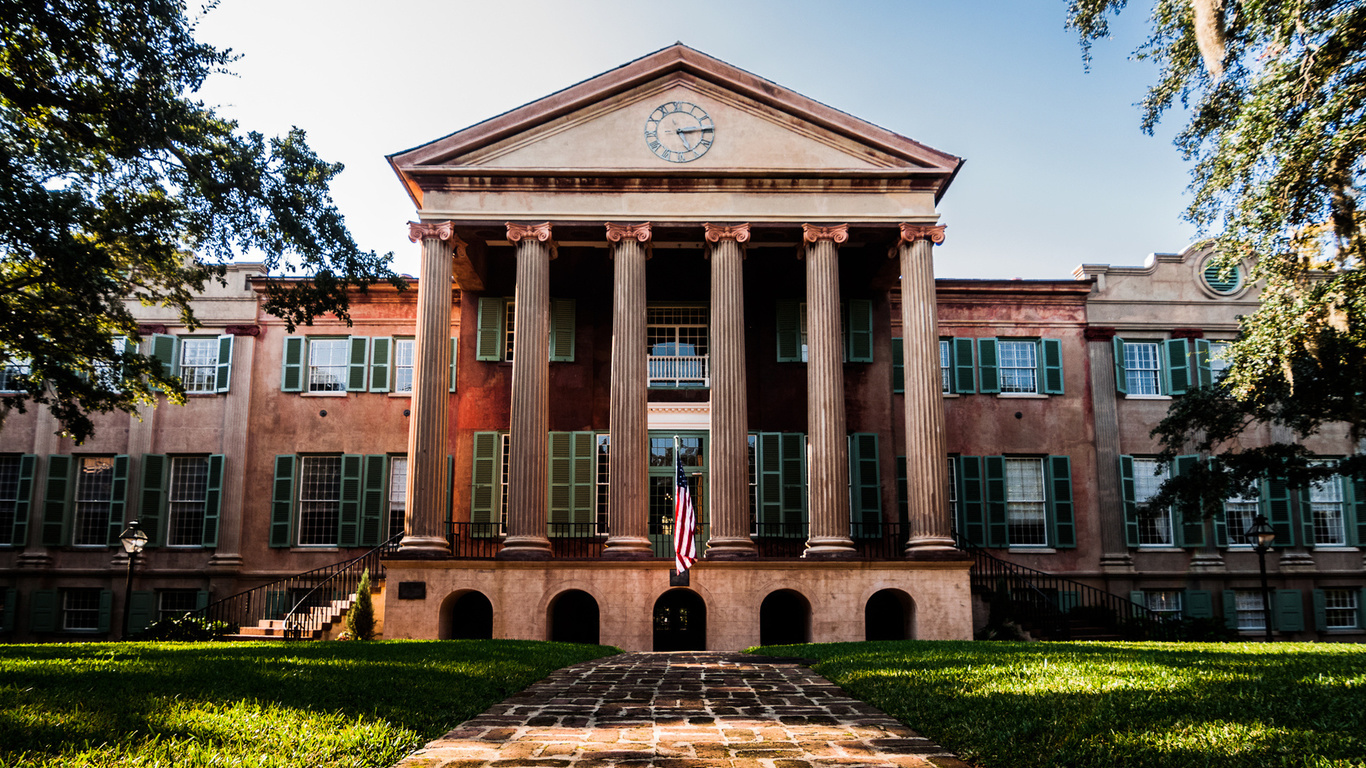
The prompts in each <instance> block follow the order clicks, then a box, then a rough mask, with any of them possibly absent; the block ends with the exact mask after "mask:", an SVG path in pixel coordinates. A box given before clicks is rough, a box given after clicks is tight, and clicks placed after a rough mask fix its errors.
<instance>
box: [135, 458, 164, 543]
mask: <svg viewBox="0 0 1366 768" xmlns="http://www.w3.org/2000/svg"><path fill="white" fill-rule="evenodd" d="M167 469H168V467H167V459H166V457H165V456H163V455H161V454H159V453H144V454H142V498H141V500H140V501H139V503H138V524H139V525H140V526H141V527H142V530H144V531H146V532H147V546H149V547H155V546H160V545H161V543H162V540H163V539H162V534H161V520H162V518H163V517H164V515H165V512H166V484H167V481H168V479H169V478H168V476H169V475H170V472H168V471H167Z"/></svg>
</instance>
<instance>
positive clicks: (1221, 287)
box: [1201, 259, 1243, 296]
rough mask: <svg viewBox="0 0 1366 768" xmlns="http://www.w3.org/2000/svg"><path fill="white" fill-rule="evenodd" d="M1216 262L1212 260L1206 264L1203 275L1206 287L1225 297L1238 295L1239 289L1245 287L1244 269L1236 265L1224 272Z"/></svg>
mask: <svg viewBox="0 0 1366 768" xmlns="http://www.w3.org/2000/svg"><path fill="white" fill-rule="evenodd" d="M1214 261H1215V260H1214V259H1210V261H1209V262H1206V266H1205V271H1204V272H1203V273H1202V275H1201V276H1202V277H1204V279H1205V285H1207V286H1209V289H1210V290H1211V291H1214V292H1215V293H1217V294H1220V295H1223V296H1229V295H1232V294H1235V293H1237V292H1238V289H1239V288H1242V287H1243V268H1242V267H1241V266H1240V265H1238V264H1234V265H1233V266H1232V268H1231V269H1228V270H1223V269H1220V268H1219V265H1218V264H1216V263H1214Z"/></svg>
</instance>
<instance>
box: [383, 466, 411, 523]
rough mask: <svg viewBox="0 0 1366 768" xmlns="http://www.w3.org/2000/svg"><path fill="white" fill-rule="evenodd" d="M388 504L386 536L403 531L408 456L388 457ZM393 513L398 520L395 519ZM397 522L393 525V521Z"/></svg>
mask: <svg viewBox="0 0 1366 768" xmlns="http://www.w3.org/2000/svg"><path fill="white" fill-rule="evenodd" d="M388 495H389V504H388V506H387V508H386V510H385V514H386V515H387V516H388V517H387V522H388V536H390V537H392V536H394V535H395V534H397V533H398V532H400V531H404V530H405V528H404V522H405V521H406V519H407V514H408V457H407V456H390V457H389V494H388ZM395 515H397V516H398V520H397V521H395V520H394V517H395ZM395 522H397V523H398V524H397V525H395V524H394V523H395Z"/></svg>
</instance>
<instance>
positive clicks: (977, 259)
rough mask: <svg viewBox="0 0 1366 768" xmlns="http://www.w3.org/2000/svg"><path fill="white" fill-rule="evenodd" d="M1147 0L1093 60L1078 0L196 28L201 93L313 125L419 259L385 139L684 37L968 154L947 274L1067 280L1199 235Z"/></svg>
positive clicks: (247, 119)
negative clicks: (227, 59)
mask: <svg viewBox="0 0 1366 768" xmlns="http://www.w3.org/2000/svg"><path fill="white" fill-rule="evenodd" d="M1148 5H1149V4H1148V3H1144V2H1135V3H1130V6H1131V7H1130V8H1129V9H1128V10H1127V11H1126V12H1125V13H1124V15H1123V16H1122V17H1121V19H1120V22H1119V23H1118V24H1117V25H1115V28H1114V32H1115V38H1114V39H1113V40H1109V41H1104V42H1102V43H1100V44H1098V45H1097V46H1096V48H1095V51H1094V60H1093V62H1092V65H1091V70H1090V72H1086V71H1085V70H1084V68H1083V65H1082V56H1081V51H1080V48H1079V47H1078V45H1077V40H1076V35H1075V34H1074V33H1072V32H1070V31H1068V30H1066V29H1064V26H1063V25H1064V21H1065V18H1066V3H1065V0H1032V1H1026V2H1022V1H1021V0H881V1H880V2H873V1H872V0H869V1H867V2H859V1H857V0H844V2H842V3H840V4H839V5H836V4H835V3H831V2H818V1H817V0H774V1H772V2H768V1H760V0H719V1H715V2H706V1H705V0H704V1H701V2H699V0H687V1H684V0H656V1H653V2H651V1H648V0H635V2H626V1H625V0H586V1H580V0H486V1H485V2H469V1H465V0H446V1H444V2H443V1H440V0H388V2H383V3H380V2H371V1H368V0H328V1H327V2H315V1H313V0H221V2H220V3H219V4H218V6H217V7H216V8H215V9H213V10H212V11H210V12H208V13H207V14H205V15H203V16H202V18H200V21H199V38H200V39H201V40H203V41H205V42H210V43H213V44H215V45H218V46H219V47H227V48H231V49H233V51H234V52H236V53H238V54H240V56H241V58H240V60H239V61H238V62H237V63H236V64H235V65H234V66H233V71H234V75H231V76H227V75H217V76H214V77H213V78H211V79H210V81H209V82H208V83H207V84H206V87H205V88H204V90H202V91H201V92H200V98H201V99H202V100H204V101H205V102H206V103H208V104H213V105H218V106H220V107H221V110H222V112H223V114H225V115H227V116H230V117H233V118H236V119H238V120H239V121H240V122H241V124H242V126H243V127H244V128H249V129H252V130H257V131H261V132H263V133H266V134H268V135H276V134H282V133H284V132H285V131H287V130H289V128H290V126H292V125H297V126H299V127H300V128H303V129H304V130H306V131H307V132H308V138H309V143H310V144H311V145H312V146H313V148H314V150H315V151H317V152H318V154H319V155H320V156H321V157H322V158H324V159H326V160H330V161H340V162H343V163H345V165H346V170H345V171H344V172H343V173H342V174H341V175H340V176H339V177H338V178H337V180H336V181H335V182H334V184H333V193H334V196H335V199H336V202H337V205H338V206H339V207H340V209H341V211H342V213H344V214H345V216H346V219H347V222H348V224H349V225H350V227H351V230H352V233H353V234H354V236H355V238H356V240H357V242H358V243H359V244H360V245H361V246H362V247H364V248H367V249H371V248H373V249H375V250H378V251H380V252H386V251H393V252H394V254H395V265H396V269H398V270H399V271H401V272H407V273H410V274H414V273H416V271H417V259H418V246H416V245H412V244H410V243H409V242H408V240H407V226H406V222H407V221H409V220H412V219H414V218H416V217H415V213H414V210H413V206H412V203H411V202H410V201H409V199H408V197H407V195H406V194H405V193H404V191H403V189H402V187H401V186H400V185H399V183H398V180H397V178H396V177H395V176H394V174H393V171H392V170H391V169H390V168H389V166H388V164H387V163H386V162H385V160H384V157H385V155H387V154H391V153H393V152H397V151H399V150H403V149H408V148H410V147H413V146H416V145H418V144H423V143H426V142H428V141H431V140H432V139H436V138H438V137H441V136H444V135H446V134H448V133H451V132H453V131H456V130H458V129H460V128H464V127H466V126H469V125H472V124H474V123H477V122H479V121H481V120H485V119H487V118H489V117H492V116H494V115H497V114H499V113H502V112H505V111H507V110H509V109H512V108H514V107H517V106H520V105H522V104H525V103H527V102H530V101H534V100H536V99H538V98H540V97H542V96H545V95H547V94H550V93H552V92H554V91H557V90H559V89H561V88H564V87H566V86H569V85H572V84H574V83H576V82H579V81H580V80H584V79H587V78H589V77H592V76H594V75H596V74H599V73H601V72H604V71H607V70H609V69H613V68H615V67H617V66H619V65H621V64H624V63H626V62H628V61H630V60H632V59H635V58H638V57H640V56H642V55H644V54H647V53H650V52H652V51H655V50H658V49H660V48H663V47H665V46H668V45H671V44H673V43H674V42H675V41H681V42H683V43H685V44H687V45H689V46H692V47H693V48H696V49H698V50H700V51H702V52H704V53H707V54H709V55H711V56H714V57H716V58H719V59H721V60H723V61H726V62H728V63H730V64H732V65H734V66H737V67H740V68H741V69H745V70H748V71H750V72H752V73H754V74H756V75H759V76H761V77H764V78H767V79H769V80H772V81H774V82H776V83H778V84H780V85H782V86H785V87H787V88H790V89H792V90H794V91H797V92H798V93H801V94H803V95H805V96H807V97H810V98H813V99H816V100H818V101H821V102H824V103H826V104H829V105H830V106H832V107H835V108H837V109H840V110H843V111H845V112H848V113H850V114H852V115H855V116H857V117H860V118H862V119H864V120H867V121H869V122H872V123H875V124H877V125H880V126H882V127H884V128H887V129H889V130H892V131H895V132H897V133H900V134H902V135H904V136H908V137H910V138H912V139H915V140H917V141H919V142H922V143H924V144H928V145H930V146H932V147H934V148H936V149H939V150H942V151H945V152H949V153H951V154H954V155H958V156H959V157H963V158H965V159H966V161H967V162H966V163H965V165H964V166H963V169H962V171H961V172H960V173H959V175H958V177H957V179H956V180H955V181H954V183H953V186H952V187H950V189H949V191H948V193H947V194H946V195H945V197H944V199H943V201H942V203H941V205H940V212H941V214H942V219H941V221H942V222H943V223H944V224H947V225H948V241H947V243H946V244H945V245H943V246H941V247H939V248H938V249H937V250H936V257H935V261H936V267H935V271H936V273H937V274H938V276H940V277H990V278H1011V277H1023V278H1042V279H1069V278H1070V277H1071V273H1072V270H1073V268H1075V267H1076V266H1077V265H1078V264H1081V263H1083V262H1086V263H1106V264H1122V265H1135V264H1141V263H1143V260H1144V259H1145V258H1146V256H1147V254H1149V253H1151V252H1154V251H1157V252H1174V251H1179V250H1181V249H1182V248H1183V247H1185V246H1186V245H1187V244H1188V243H1189V242H1190V241H1191V240H1192V239H1193V238H1194V237H1195V234H1196V233H1195V230H1194V228H1193V227H1192V226H1191V225H1190V224H1188V223H1186V222H1185V221H1184V220H1183V219H1182V218H1181V215H1182V212H1183V211H1184V209H1185V206H1186V204H1187V201H1188V196H1187V194H1186V186H1187V184H1188V183H1189V167H1188V165H1187V163H1186V162H1185V161H1184V160H1182V158H1181V157H1180V155H1179V153H1178V152H1177V150H1176V149H1175V147H1173V146H1172V144H1171V138H1172V136H1173V135H1174V134H1175V133H1176V131H1177V130H1178V129H1179V128H1180V127H1181V124H1182V123H1183V122H1184V116H1183V115H1182V114H1179V113H1177V114H1173V115H1171V116H1169V117H1168V119H1167V121H1166V122H1165V123H1164V125H1163V126H1161V127H1160V130H1159V133H1158V135H1157V136H1155V137H1149V136H1146V135H1144V134H1143V133H1142V132H1141V131H1140V130H1139V127H1138V126H1139V117H1140V116H1139V111H1138V108H1137V107H1136V106H1135V104H1136V103H1137V102H1138V101H1139V100H1140V99H1141V98H1142V97H1143V94H1144V91H1145V89H1146V88H1147V86H1148V85H1149V84H1150V83H1151V82H1152V80H1153V78H1154V76H1155V67H1154V66H1153V65H1152V64H1150V63H1148V62H1139V61H1135V60H1133V59H1132V58H1131V55H1130V54H1131V52H1132V51H1133V50H1134V49H1135V48H1137V47H1138V45H1139V43H1141V42H1142V40H1143V36H1144V31H1145V29H1146V25H1147V9H1148Z"/></svg>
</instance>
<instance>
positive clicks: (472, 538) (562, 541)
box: [446, 522, 607, 560]
mask: <svg viewBox="0 0 1366 768" xmlns="http://www.w3.org/2000/svg"><path fill="white" fill-rule="evenodd" d="M506 536H507V532H506V531H505V530H504V529H503V527H502V526H501V525H500V524H498V523H465V522H458V523H456V522H448V523H446V540H447V541H448V542H450V545H451V556H452V557H454V558H455V559H456V560H492V559H493V558H495V557H497V556H498V552H499V551H500V550H502V548H503V540H504V539H505V538H506ZM546 537H547V538H548V539H550V556H551V557H552V558H555V559H559V560H588V559H593V558H598V557H602V550H603V547H605V546H606V545H607V534H606V533H602V532H601V531H599V529H598V525H597V523H547V524H546Z"/></svg>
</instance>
